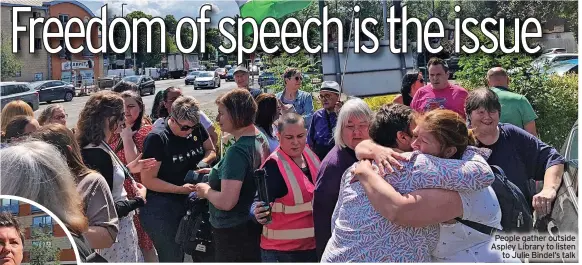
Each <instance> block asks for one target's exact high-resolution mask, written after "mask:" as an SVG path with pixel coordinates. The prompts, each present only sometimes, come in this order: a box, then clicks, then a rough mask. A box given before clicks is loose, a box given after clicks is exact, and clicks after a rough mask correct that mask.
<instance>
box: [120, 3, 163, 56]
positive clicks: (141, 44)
mask: <svg viewBox="0 0 582 265" xmlns="http://www.w3.org/2000/svg"><path fill="white" fill-rule="evenodd" d="M126 18H127V20H129V24H130V26H131V29H132V30H133V19H140V18H147V19H152V18H153V16H151V15H148V14H146V13H144V12H142V11H133V12H131V13H129V14H127V16H126ZM137 31H138V32H137V37H138V39H137V40H134V39H133V36H132V41H137V42H138V43H137V53H135V54H134V56H135V59H136V64H137V65H136V66H141V65H142V64H143V65H144V66H155V65H157V64H159V63H160V62H161V60H162V53H161V34H165V33H162V32H161V27H160V25H159V24H158V23H155V24H153V26H152V31H151V35H150V36H148V34H147V25H146V24H145V23H141V24H139V26H138V28H137ZM132 34H133V33H132ZM166 41H167V39H166ZM148 43H151V47H152V49H151V52H150V53H148V52H147V44H148ZM132 47H133V43H132ZM132 49H133V48H132Z"/></svg>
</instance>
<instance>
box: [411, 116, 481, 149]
mask: <svg viewBox="0 0 582 265" xmlns="http://www.w3.org/2000/svg"><path fill="white" fill-rule="evenodd" d="M415 121H416V125H417V126H423V128H424V129H425V130H427V131H429V132H430V133H432V134H433V135H434V136H435V138H436V139H437V141H439V143H440V144H441V145H442V149H444V148H447V147H456V148H457V152H456V153H455V154H454V155H453V156H452V157H451V158H453V159H460V158H461V157H462V156H463V153H465V150H466V149H467V146H470V145H471V146H474V145H475V138H474V136H473V134H472V133H471V132H470V131H469V129H468V128H467V124H466V123H465V120H463V118H461V116H460V115H459V114H458V113H456V112H454V111H452V110H445V109H436V110H432V111H429V112H427V113H425V114H422V115H417V116H416V119H415ZM441 151H442V150H441Z"/></svg>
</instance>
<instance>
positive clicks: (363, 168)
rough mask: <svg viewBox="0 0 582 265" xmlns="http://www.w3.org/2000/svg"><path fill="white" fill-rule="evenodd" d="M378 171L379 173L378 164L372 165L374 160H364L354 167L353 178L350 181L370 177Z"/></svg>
mask: <svg viewBox="0 0 582 265" xmlns="http://www.w3.org/2000/svg"><path fill="white" fill-rule="evenodd" d="M377 173H378V167H377V166H375V165H372V162H370V160H362V161H360V162H358V164H357V165H356V167H355V168H354V169H352V175H353V178H352V181H350V183H354V182H358V181H359V180H360V178H364V177H368V176H370V175H372V174H377Z"/></svg>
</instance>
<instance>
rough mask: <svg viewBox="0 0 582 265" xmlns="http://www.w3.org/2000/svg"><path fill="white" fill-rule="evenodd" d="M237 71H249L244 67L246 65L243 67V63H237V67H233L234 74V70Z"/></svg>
mask: <svg viewBox="0 0 582 265" xmlns="http://www.w3.org/2000/svg"><path fill="white" fill-rule="evenodd" d="M239 71H242V72H245V73H248V72H249V70H247V68H246V67H244V66H243V65H239V66H237V67H236V68H235V69H234V72H233V74H236V72H239Z"/></svg>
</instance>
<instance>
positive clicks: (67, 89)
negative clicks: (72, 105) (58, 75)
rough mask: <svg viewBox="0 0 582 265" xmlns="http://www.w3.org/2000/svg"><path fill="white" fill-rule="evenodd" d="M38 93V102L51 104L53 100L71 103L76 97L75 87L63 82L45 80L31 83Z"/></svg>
mask: <svg viewBox="0 0 582 265" xmlns="http://www.w3.org/2000/svg"><path fill="white" fill-rule="evenodd" d="M30 87H32V88H34V89H35V90H36V91H38V101H39V102H47V103H51V102H52V101H53V100H61V99H62V100H64V101H66V102H69V101H71V100H73V97H74V96H75V87H74V86H73V85H72V84H70V83H67V82H63V81H61V80H45V81H37V82H32V83H30Z"/></svg>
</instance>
